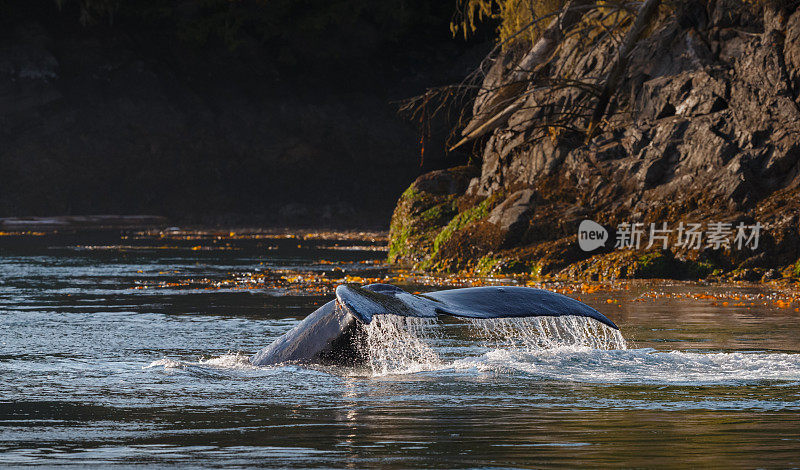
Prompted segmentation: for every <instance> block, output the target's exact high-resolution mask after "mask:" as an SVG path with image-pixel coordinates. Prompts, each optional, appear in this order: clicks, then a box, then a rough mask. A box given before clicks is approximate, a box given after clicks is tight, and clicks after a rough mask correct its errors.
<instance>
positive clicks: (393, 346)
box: [364, 315, 442, 375]
mask: <svg viewBox="0 0 800 470" xmlns="http://www.w3.org/2000/svg"><path fill="white" fill-rule="evenodd" d="M435 324H436V321H435V319H432V318H416V317H400V316H395V315H376V316H375V317H373V319H372V321H371V322H370V323H369V324H368V325H364V330H365V332H366V346H365V347H366V351H365V353H366V355H367V357H368V358H369V362H368V364H369V367H370V369H372V373H373V375H387V374H398V373H411V372H418V371H422V370H433V369H436V368H438V367H440V366H441V363H442V362H441V359H440V358H439V355H438V354H437V353H436V351H434V350H433V348H432V346H431V344H430V343H431V342H432V339H434V338H435V332H434V329H433V326H434V325H435Z"/></svg>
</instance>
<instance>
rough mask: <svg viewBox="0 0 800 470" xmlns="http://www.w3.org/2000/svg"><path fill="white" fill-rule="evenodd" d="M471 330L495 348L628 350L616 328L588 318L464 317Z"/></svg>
mask: <svg viewBox="0 0 800 470" xmlns="http://www.w3.org/2000/svg"><path fill="white" fill-rule="evenodd" d="M468 321H469V322H470V323H471V326H472V329H473V330H474V331H475V332H476V333H477V334H478V335H479V336H480V337H482V338H484V339H485V340H486V342H487V343H488V344H487V345H486V346H489V347H494V348H495V349H522V350H527V351H538V350H543V349H555V348H562V347H572V348H575V347H580V348H589V349H628V344H627V342H626V341H625V338H623V337H622V333H620V331H619V330H615V329H613V328H609V327H607V326H605V325H603V324H601V323H599V322H596V321H594V320H592V319H589V318H583V317H576V316H571V315H570V316H564V317H527V318H490V319H477V318H471V319H469V320H468Z"/></svg>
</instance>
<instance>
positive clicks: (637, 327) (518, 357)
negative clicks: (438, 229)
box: [0, 232, 800, 468]
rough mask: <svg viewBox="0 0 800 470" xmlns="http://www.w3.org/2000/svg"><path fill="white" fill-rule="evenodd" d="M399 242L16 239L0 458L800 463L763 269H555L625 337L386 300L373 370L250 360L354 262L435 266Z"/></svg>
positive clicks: (787, 353) (379, 268)
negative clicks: (397, 310)
mask: <svg viewBox="0 0 800 470" xmlns="http://www.w3.org/2000/svg"><path fill="white" fill-rule="evenodd" d="M382 243H383V241H382V240H381V239H380V237H376V236H375V235H374V234H364V235H360V236H352V235H350V236H347V237H343V236H337V235H336V234H328V235H327V236H318V237H314V236H307V237H299V238H298V237H291V236H287V235H284V234H279V235H270V234H257V236H240V235H239V234H236V233H234V234H227V233H226V234H225V235H224V236H223V235H222V234H219V233H216V232H176V233H173V234H161V233H158V232H154V233H142V234H126V235H125V238H124V239H121V238H120V237H116V238H114V237H111V236H110V235H109V234H107V233H106V234H85V233H84V234H80V235H77V236H73V235H57V236H52V235H51V236H39V237H30V236H28V237H16V238H15V237H0V255H2V257H0V332H2V333H0V464H49V465H50V464H52V465H55V464H71V463H72V464H75V463H91V464H94V465H108V464H139V463H144V464H161V465H163V464H183V465H189V466H194V465H242V466H249V465H259V466H275V467H286V466H291V467H364V466H379V465H380V466H394V467H408V466H436V467H448V468H450V467H475V466H485V467H514V466H523V467H532V466H535V467H548V466H570V467H576V466H590V465H591V466H598V465H605V466H609V465H614V466H625V467H651V466H714V467H723V466H746V467H754V466H758V467H764V466H766V467H797V466H800V451H799V450H798V449H800V419H798V418H800V339H798V338H800V335H798V333H800V327H798V324H799V323H798V320H799V319H800V313H798V312H797V311H795V308H797V307H798V305H797V304H796V302H795V301H794V300H793V298H792V297H791V296H790V295H788V296H787V295H786V294H782V293H774V292H770V291H768V290H765V289H763V288H759V287H731V286H708V285H699V284H684V283H669V284H664V283H661V284H650V283H631V284H627V285H623V286H610V287H600V288H597V286H582V285H550V286H547V287H549V288H553V289H557V290H560V291H562V292H566V293H568V294H569V295H573V296H575V297H580V298H581V300H583V301H584V302H587V303H589V304H591V305H593V306H594V307H596V308H597V309H598V310H600V311H601V312H603V313H604V314H606V315H607V316H608V317H609V318H611V319H612V320H614V322H615V323H617V324H618V325H619V326H620V328H621V331H622V334H623V336H624V339H623V338H619V337H616V336H615V335H614V332H613V331H612V330H608V329H607V328H605V327H603V326H601V325H597V324H595V323H593V322H590V321H588V320H585V319H565V320H559V321H555V320H554V319H527V320H513V321H511V320H492V321H486V320H484V321H482V322H469V321H460V320H457V319H449V318H444V319H440V320H439V321H435V322H431V321H419V320H413V319H412V320H408V319H403V320H386V321H384V322H381V323H375V324H373V325H370V326H369V327H368V328H369V329H370V330H369V332H370V334H371V335H372V336H371V337H370V338H371V339H370V342H369V345H370V346H369V347H370V349H371V351H372V352H373V359H372V361H371V363H370V365H369V366H368V367H367V368H366V369H361V370H356V369H346V368H302V367H298V366H293V365H286V366H280V367H263V368H262V367H253V366H251V365H250V363H249V362H248V360H247V357H248V355H249V354H252V353H254V352H256V351H257V350H258V349H260V348H261V347H263V346H264V345H266V344H268V343H269V341H270V340H271V339H272V338H275V337H277V336H279V335H280V334H282V333H283V332H285V331H288V329H290V328H291V327H292V326H293V325H294V324H296V322H297V321H298V320H299V319H300V318H302V317H303V316H305V315H306V314H307V313H308V312H310V311H312V310H313V309H314V308H316V307H317V306H318V305H321V303H322V302H325V301H327V300H328V299H329V298H330V297H331V294H330V292H331V291H330V289H331V286H333V285H335V284H336V283H337V282H341V280H343V279H362V280H374V279H380V280H382V279H389V280H391V281H392V282H398V283H405V287H408V288H409V289H411V290H415V289H416V290H427V289H430V288H432V287H431V286H430V284H434V283H435V280H432V279H429V278H424V279H415V278H409V277H407V275H406V274H405V273H398V272H393V271H390V270H389V268H388V267H387V266H385V265H384V264H383V263H382V261H381V259H382V257H383V254H382V253H381V252H380V251H376V250H377V248H378V247H380V246H381V245H382ZM197 246H200V247H205V249H193V248H194V247H197ZM214 246H220V247H224V249H212V248H213V247H214ZM76 247H83V248H76ZM87 247H103V248H102V249H89V248H87ZM130 247H143V248H130ZM332 247H335V248H336V249H331V248H332ZM348 247H357V249H348ZM363 247H369V249H368V250H364V249H361V248H363ZM440 281H441V282H442V283H447V284H453V283H456V282H464V281H463V280H457V281H456V280H452V279H449V280H440ZM413 282H421V283H422V284H425V285H409V283H413ZM470 282H473V281H470ZM493 282H510V281H502V280H500V281H493ZM142 287H146V288H142ZM779 302H780V303H779ZM571 322H574V323H571ZM587 322H588V323H587Z"/></svg>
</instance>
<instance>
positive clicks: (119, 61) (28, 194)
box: [0, 0, 486, 226]
mask: <svg viewBox="0 0 800 470" xmlns="http://www.w3.org/2000/svg"><path fill="white" fill-rule="evenodd" d="M56 3H57V2H54V1H53V0H41V1H31V2H25V1H6V2H0V165H1V166H2V170H0V217H9V216H32V215H39V216H43V215H58V214H98V213H99V214H102V213H131V214H137V213H147V214H155V215H163V216H168V217H170V218H171V219H172V220H176V221H189V222H201V223H202V222H205V223H248V224H286V223H289V224H300V225H319V224H334V225H345V226H346V225H354V224H355V225H360V224H364V223H367V224H373V225H382V224H384V223H386V222H385V221H386V220H388V217H389V214H390V213H391V207H392V205H393V203H394V201H395V200H396V198H397V196H398V195H399V194H400V193H401V192H402V190H403V188H404V187H405V186H406V185H407V182H408V180H410V179H413V178H415V177H416V176H417V175H418V174H420V173H422V172H425V171H429V170H431V169H435V168H443V167H447V166H452V165H453V164H457V163H458V162H459V161H460V159H463V156H461V157H459V156H458V155H453V156H448V157H445V155H444V152H443V151H442V150H441V149H442V147H443V144H442V139H443V136H444V134H445V133H446V132H447V126H445V125H444V123H443V122H439V123H435V124H434V127H433V128H432V129H431V131H430V132H429V133H426V135H425V142H424V143H425V144H426V145H425V146H426V149H427V150H426V153H425V154H424V160H422V161H421V158H420V157H421V155H420V134H419V132H418V130H417V127H416V126H415V125H413V124H412V123H409V122H406V121H404V120H403V119H401V118H400V117H398V115H397V105H396V104H392V101H394V100H399V99H402V98H405V97H407V96H409V95H413V94H416V93H419V92H420V91H421V90H423V89H424V88H425V87H427V86H430V85H432V84H436V83H446V82H450V81H453V80H456V79H458V77H459V76H461V75H463V74H464V73H465V72H466V70H468V67H469V66H470V64H471V63H474V62H475V60H476V58H477V57H479V56H480V55H481V54H483V53H485V52H486V48H485V46H481V45H480V44H479V43H480V41H473V43H472V44H467V43H465V42H464V41H463V40H462V41H456V40H453V39H451V38H450V35H449V31H448V28H447V24H448V22H449V20H450V16H451V14H452V6H451V5H443V6H431V5H428V4H427V2H421V1H410V2H409V1H399V0H398V1H388V2H363V1H359V0H341V1H334V2H322V1H304V2H287V1H271V2H266V1H263V2H262V1H257V0H252V1H239V2H229V1H227V0H225V1H213V0H212V1H205V2H203V1H195V0H185V1H169V2H154V1H148V0H126V1H119V2H111V1H105V0H94V1H84V2H78V1H72V2H70V1H64V2H60V3H61V4H62V7H61V8H59V7H57V5H56ZM81 5H83V9H82V8H81ZM108 5H111V6H112V7H113V8H109V9H108V11H106V10H105V9H104V8H106V7H107V6H108ZM82 15H83V19H84V21H83V22H82V21H80V19H81V17H82ZM87 15H88V16H87ZM475 44H478V45H477V46H476V45H475ZM434 149H439V150H438V151H436V150H434Z"/></svg>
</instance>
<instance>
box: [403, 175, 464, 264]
mask: <svg viewBox="0 0 800 470" xmlns="http://www.w3.org/2000/svg"><path fill="white" fill-rule="evenodd" d="M476 174H477V169H476V168H474V167H470V166H461V167H455V168H450V169H447V170H439V171H434V172H431V173H426V174H424V175H422V176H420V177H419V178H417V180H416V181H414V183H412V184H411V186H409V187H408V189H406V190H405V192H403V194H402V195H401V196H400V199H399V200H398V202H397V206H396V207H395V210H394V214H392V221H391V225H390V228H389V262H390V263H397V264H405V265H410V266H416V265H418V264H419V263H420V262H421V261H423V260H425V259H427V258H428V255H429V254H430V253H431V252H432V251H433V246H434V240H435V239H436V237H437V235H438V234H439V233H440V232H441V230H442V228H444V227H445V226H446V225H447V224H448V222H449V221H450V220H451V219H452V218H453V217H454V216H455V215H456V214H457V213H458V211H457V209H456V199H457V198H458V196H459V195H460V193H462V192H463V191H464V190H465V189H466V186H467V184H469V180H470V179H471V178H473V177H474V176H475V175H476Z"/></svg>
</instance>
